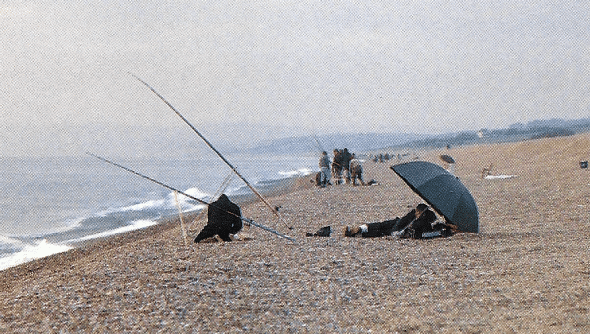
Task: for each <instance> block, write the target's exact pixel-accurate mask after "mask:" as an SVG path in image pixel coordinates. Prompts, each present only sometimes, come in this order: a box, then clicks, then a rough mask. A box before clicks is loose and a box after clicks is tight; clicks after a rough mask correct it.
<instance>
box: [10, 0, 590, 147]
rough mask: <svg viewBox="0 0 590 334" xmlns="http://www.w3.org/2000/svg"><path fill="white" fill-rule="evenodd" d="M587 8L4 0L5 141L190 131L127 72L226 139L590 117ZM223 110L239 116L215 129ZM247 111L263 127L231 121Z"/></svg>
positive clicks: (224, 118)
mask: <svg viewBox="0 0 590 334" xmlns="http://www.w3.org/2000/svg"><path fill="white" fill-rule="evenodd" d="M335 3H337V4H335ZM588 9H589V7H588V4H587V2H586V1H561V2H560V4H555V1H541V0H539V1H516V0H510V1H505V0H493V1H487V0H479V1H434V0H420V1H418V0H416V1H403V0H402V1H372V0H365V1H337V2H330V1H301V0H298V1H226V0H215V1H181V0H176V1H142V0H139V1H127V0H125V1H115V0H101V1H85V0H80V1H56V0H47V1H39V0H31V1H26V0H23V1H1V2H0V31H1V32H0V43H1V45H2V48H0V114H1V117H2V122H1V124H0V129H1V131H0V138H1V140H2V142H0V156H10V155H62V154H82V153H83V152H84V151H85V150H87V149H95V148H97V147H109V149H110V148H112V147H126V146H127V145H137V143H138V142H142V141H144V140H148V141H149V140H150V138H153V137H154V136H155V137H157V135H154V134H153V133H152V132H153V131H155V132H156V133H162V134H165V136H164V135H162V136H164V139H162V138H159V139H160V141H165V142H166V141H174V140H175V138H186V136H188V135H189V134H188V132H186V133H185V132H181V133H179V134H178V136H176V134H175V131H177V129H180V128H182V129H183V131H185V130H186V129H185V128H186V126H185V125H183V124H182V123H180V122H179V119H178V117H176V116H175V115H174V114H173V113H172V112H171V111H170V110H168V109H167V107H166V106H165V105H164V104H163V103H162V102H161V101H159V100H157V98H156V97H155V95H153V94H152V93H151V92H150V91H149V90H147V89H146V88H145V87H144V86H142V85H141V84H139V82H137V81H136V80H135V79H133V78H132V77H131V76H130V75H128V74H127V72H128V71H129V72H132V73H134V74H136V75H138V76H140V77H141V78H143V79H144V80H146V81H147V82H148V83H150V84H151V85H152V86H153V87H154V88H155V89H157V90H158V91H159V92H160V93H161V94H162V95H164V96H165V97H166V98H167V99H168V100H169V101H170V102H171V103H172V104H173V105H174V106H175V107H176V108H177V109H178V110H179V111H181V112H182V113H183V114H184V115H185V116H186V117H187V118H188V119H189V120H191V122H193V124H194V125H195V126H196V127H197V128H200V129H202V132H204V133H206V132H207V131H211V133H209V134H207V135H210V136H212V138H215V139H216V140H217V141H223V142H224V143H236V144H237V143H240V142H242V141H244V140H246V141H252V140H258V139H260V138H273V137H280V136H282V135H283V134H285V135H299V134H313V133H315V134H326V133H334V132H418V133H427V132H428V133H433V132H434V133H439V132H451V131H461V130H477V129H480V128H490V129H492V128H502V127H506V126H508V125H510V124H512V123H515V122H527V121H530V120H534V119H548V118H554V117H555V118H565V119H572V118H582V117H588V116H589V113H588V111H589V106H590V10H588ZM221 123H231V124H232V125H231V126H227V127H226V128H225V129H227V130H228V131H225V133H223V132H222V134H220V132H219V131H214V130H208V129H219V128H220V127H219V124H221ZM244 124H249V129H256V130H258V131H251V132H249V133H247V134H246V133H243V131H242V133H239V131H237V130H236V131H233V130H234V129H239V128H240V126H242V125H244ZM222 128H223V127H222ZM230 129H231V130H230ZM159 131H161V132H159ZM186 131H190V130H186ZM250 136H251V137H250ZM122 137H124V138H122ZM148 146H149V145H148ZM185 148H186V147H185ZM127 149H129V148H127ZM145 149H146V150H148V149H147V148H145ZM105 150H106V149H104V150H103V151H105ZM189 151H190V149H189ZM98 153H100V152H98Z"/></svg>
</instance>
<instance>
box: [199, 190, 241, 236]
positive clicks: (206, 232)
mask: <svg viewBox="0 0 590 334" xmlns="http://www.w3.org/2000/svg"><path fill="white" fill-rule="evenodd" d="M207 210H208V211H207V225H205V227H203V230H201V232H200V233H199V234H198V235H197V237H196V238H195V242H197V243H198V242H201V241H202V240H204V239H208V238H211V237H214V236H215V235H218V236H219V238H221V240H223V241H232V239H231V237H230V236H229V235H230V234H236V233H238V232H239V231H240V230H241V229H242V219H241V218H240V217H241V216H242V212H241V211H240V207H239V206H237V205H236V204H234V203H232V202H231V201H230V200H229V198H228V197H227V196H226V195H225V194H222V195H221V196H219V199H217V201H215V202H213V203H211V204H209V208H208V209H207Z"/></svg>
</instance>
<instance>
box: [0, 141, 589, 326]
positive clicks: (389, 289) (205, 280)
mask: <svg viewBox="0 0 590 334" xmlns="http://www.w3.org/2000/svg"><path fill="white" fill-rule="evenodd" d="M589 147H590V135H588V134H582V135H576V136H571V137H560V138H549V139H539V140H531V141H525V142H519V143H509V144H493V145H479V146H468V147H459V148H452V149H450V150H447V149H444V150H442V149H441V150H433V151H427V152H418V153H417V155H418V157H419V158H420V159H421V160H425V161H431V162H434V163H440V164H442V162H441V161H440V159H439V155H440V154H448V155H451V156H452V157H453V158H454V159H455V161H457V164H456V167H455V175H457V176H458V177H459V178H460V180H461V181H462V182H463V184H465V186H466V187H467V188H468V189H469V190H470V191H471V193H472V195H473V197H474V198H475V200H476V202H477V205H478V207H479V214H480V231H481V232H480V233H478V234H472V233H459V234H456V235H454V236H452V237H449V238H439V239H431V240H409V239H403V240H402V239H397V238H392V237H386V238H376V239H364V238H345V237H344V236H343V234H342V229H343V228H344V226H345V225H359V224H363V223H367V222H374V221H382V220H387V219H392V218H394V217H396V216H402V215H403V214H405V213H406V212H407V211H408V210H409V209H410V208H412V207H414V206H415V205H416V204H418V203H419V202H420V201H421V200H420V198H419V197H418V196H417V195H415V194H414V193H413V192H412V191H411V190H410V189H409V188H408V187H407V186H406V185H405V183H403V181H402V180H400V179H399V178H398V177H397V176H396V175H395V174H394V173H393V172H392V171H391V169H390V168H389V167H390V165H391V164H393V163H395V161H390V162H389V163H373V162H369V161H367V162H365V164H364V169H365V180H370V179H374V180H376V181H378V184H377V185H374V186H365V187H353V186H350V185H339V186H329V187H327V188H317V187H313V186H312V185H311V183H310V182H309V181H310V180H311V177H309V180H302V181H301V182H300V183H299V184H297V186H296V187H293V189H292V191H291V192H288V193H286V194H277V195H276V196H274V197H272V198H270V199H269V201H270V202H271V203H272V204H273V205H276V206H280V207H281V208H280V213H281V215H282V217H283V218H284V222H279V221H277V220H276V218H275V217H274V216H273V214H272V213H270V211H269V210H268V209H267V208H266V207H265V206H264V205H262V204H260V203H252V204H248V205H244V206H243V207H242V212H243V215H244V216H246V217H248V218H252V219H254V220H255V221H256V222H259V223H262V224H264V225H267V226H269V227H272V228H274V229H276V230H278V231H280V232H282V233H285V234H288V235H290V236H292V237H294V238H296V240H297V242H295V243H292V242H289V241H287V240H284V239H281V238H278V237H277V236H275V235H273V234H270V233H268V232H265V231H262V230H260V229H257V228H255V227H252V228H249V229H246V230H245V231H244V232H243V234H244V235H246V236H249V237H251V238H252V239H251V240H247V241H235V242H230V243H208V244H198V245H197V244H193V243H191V240H192V238H190V237H194V235H195V234H196V233H197V232H198V230H199V229H200V228H201V227H202V226H203V225H204V224H205V221H204V220H202V219H201V220H198V221H195V222H193V219H194V218H195V217H194V216H193V217H185V222H186V223H187V225H190V229H189V239H188V240H187V241H188V242H187V243H185V240H184V239H183V234H182V231H181V229H180V224H179V222H178V220H174V219H172V220H170V221H165V222H162V223H161V224H159V225H157V226H153V227H150V228H147V229H144V230H141V231H135V232H132V233H128V234H125V235H120V236H113V237H110V238H107V239H104V240H98V241H96V242H93V243H91V244H88V245H85V246H82V247H79V248H76V249H74V250H72V251H69V252H66V253H62V254H57V255H54V256H51V257H48V258H44V259H40V260H37V261H33V262H30V263H26V264H23V265H20V266H18V267H15V268H9V269H7V270H4V271H2V272H0V330H2V331H10V332H40V331H43V332H58V331H63V332H191V331H192V332H226V333H238V332H260V333H262V332H265V333H269V332H312V333H339V332H346V333H350V332H353V333H354V332H368V331H369V330H372V331H373V332H381V333H385V332H390V333H393V332H421V333H424V332H437V333H455V332H467V333H475V332H477V333H496V332H503V333H510V332H537V333H556V332H589V331H590V311H589V308H590V307H589V305H590V264H589V263H590V246H589V243H588V240H589V239H590V232H589V228H588V227H589V225H590V221H589V216H590V214H589V212H590V196H589V195H590V170H588V169H582V168H580V164H579V162H580V161H582V160H588V158H589V156H590V151H589V149H588V148H589ZM490 165H493V167H492V172H491V173H492V175H511V176H514V177H511V178H491V179H484V178H482V170H483V168H487V167H489V166H490ZM328 225H330V226H331V227H332V228H333V230H334V233H333V234H332V236H331V237H329V238H322V237H305V233H306V232H315V231H316V230H317V229H319V228H320V227H323V226H328ZM287 226H289V227H292V229H288V228H287Z"/></svg>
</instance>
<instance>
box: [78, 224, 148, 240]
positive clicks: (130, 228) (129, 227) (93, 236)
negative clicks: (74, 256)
mask: <svg viewBox="0 0 590 334" xmlns="http://www.w3.org/2000/svg"><path fill="white" fill-rule="evenodd" d="M156 224H157V222H155V221H153V220H143V219H142V220H136V221H133V222H131V224H130V225H126V226H121V227H119V228H116V229H114V230H109V231H105V232H101V233H95V234H91V235H87V236H85V237H82V238H79V239H76V240H70V241H68V242H79V241H86V240H92V239H98V238H104V237H108V236H111V235H115V234H119V233H125V232H130V231H134V230H139V229H142V228H146V227H148V226H152V225H156Z"/></svg>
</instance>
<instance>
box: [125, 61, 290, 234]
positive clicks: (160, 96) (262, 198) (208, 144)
mask: <svg viewBox="0 0 590 334" xmlns="http://www.w3.org/2000/svg"><path fill="white" fill-rule="evenodd" d="M128 73H129V74H130V75H132V76H133V77H134V78H135V79H137V80H138V81H139V82H141V83H142V84H144V85H145V86H146V87H147V88H149V89H150V90H151V91H152V92H153V93H154V94H156V96H158V97H159V98H160V100H162V101H164V103H166V105H167V106H168V107H169V108H170V109H172V111H174V112H175V113H176V115H178V117H180V118H181V119H182V120H183V121H184V122H185V123H186V124H187V125H188V126H189V127H190V128H191V129H192V130H193V131H194V132H195V133H196V134H197V135H198V136H199V137H201V139H203V141H204V142H205V144H207V146H209V148H210V149H212V150H213V152H215V153H216V154H217V155H218V156H219V157H220V158H221V160H223V162H225V164H226V165H228V166H229V168H231V170H232V171H233V172H234V173H236V175H237V176H238V177H239V178H240V179H242V181H244V183H245V184H246V185H247V186H248V188H250V190H252V192H253V193H254V194H255V195H256V196H258V198H259V199H260V200H261V201H262V202H263V203H264V204H265V205H266V206H267V207H268V208H269V209H270V210H271V211H272V213H273V214H274V215H275V216H277V218H278V219H279V220H280V221H281V222H282V223H283V224H285V226H286V227H287V228H288V229H290V230H292V229H293V227H292V226H289V225H287V223H285V221H284V220H283V219H282V218H281V216H280V215H279V212H278V211H277V210H276V209H275V208H273V207H272V205H270V203H268V202H267V201H266V199H264V197H262V195H261V194H260V193H259V192H258V191H257V190H256V189H254V187H253V186H252V185H251V184H250V182H248V181H247V180H246V179H245V178H244V177H243V176H242V174H240V173H239V172H238V170H237V169H236V168H235V167H234V166H233V165H232V164H231V163H230V162H229V161H228V160H227V159H226V158H225V157H224V156H223V155H222V154H221V153H220V152H219V151H218V150H217V149H216V148H215V147H213V144H211V142H209V141H208V140H207V138H205V137H204V136H203V135H202V134H201V133H200V132H199V130H197V128H195V127H194V126H193V125H192V124H191V123H190V122H189V121H188V119H186V118H185V117H184V116H182V114H181V113H180V112H179V111H178V110H176V108H174V106H173V105H172V104H171V103H170V102H168V101H167V100H166V99H165V98H164V97H163V96H162V95H160V93H158V92H157V91H156V90H155V89H154V88H153V87H152V86H150V85H149V84H148V83H147V82H145V81H143V80H142V79H141V78H139V77H138V76H137V75H135V74H133V73H131V72H128Z"/></svg>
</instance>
